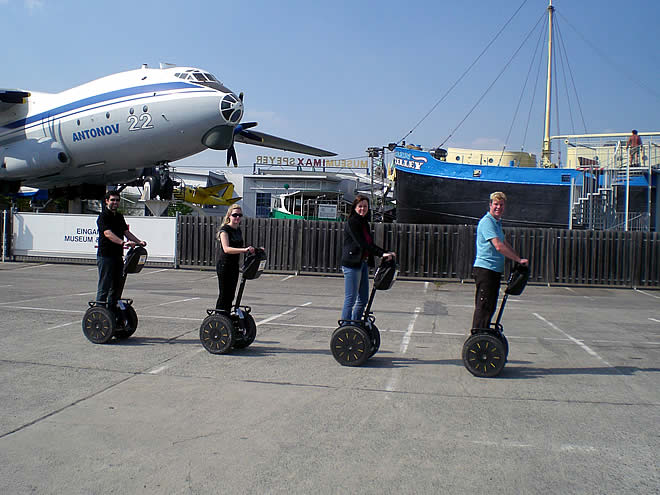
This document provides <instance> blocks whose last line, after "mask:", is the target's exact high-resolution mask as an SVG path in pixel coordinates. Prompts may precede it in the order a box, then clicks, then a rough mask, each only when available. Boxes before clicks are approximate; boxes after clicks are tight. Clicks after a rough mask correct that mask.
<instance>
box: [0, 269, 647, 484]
mask: <svg viewBox="0 0 660 495" xmlns="http://www.w3.org/2000/svg"><path fill="white" fill-rule="evenodd" d="M96 280H97V274H96V268H95V267H93V266H89V265H57V264H30V263H4V264H0V315H1V316H0V322H1V323H0V328H1V330H0V400H1V402H2V407H1V408H0V492H1V493H7V494H22V493H58V494H59V493H67V494H78V493H80V494H95V493H99V494H101V493H103V494H108V493H122V494H123V493H167V494H179V493H181V494H183V493H250V494H254V493H305V494H307V493H333V494H334V493H470V494H482V493H483V494H485V493H525V494H531V493H562V494H567V493H580V494H591V493H593V494H603V493H636V494H640V493H659V492H660V474H659V473H660V469H659V465H658V464H659V463H658V459H659V452H660V433H659V429H658V426H659V425H660V421H659V420H660V386H659V384H660V380H659V378H660V364H659V362H660V291H648V290H623V289H602V288H567V287H547V286H528V287H527V289H526V290H525V292H524V293H523V294H522V295H521V296H517V297H511V298H509V301H508V303H507V306H506V309H505V311H504V317H503V325H504V329H505V333H506V334H507V336H508V338H509V344H510V354H509V361H508V363H507V366H506V367H505V369H504V370H503V372H502V374H501V375H500V376H499V377H497V378H491V379H488V378H476V377H474V376H472V375H471V374H470V373H468V371H467V370H466V369H465V368H464V367H463V364H462V361H461V349H462V346H463V342H464V341H465V338H466V336H467V329H468V328H469V326H470V322H471V316H472V309H473V301H474V285H472V284H459V283H445V284H434V283H427V282H419V281H404V280H398V281H397V282H396V283H395V285H394V287H393V288H392V289H390V290H389V291H387V292H385V291H382V292H378V293H377V295H376V300H375V303H374V312H375V315H376V323H377V325H378V326H379V328H380V329H381V336H382V343H381V348H380V351H379V352H378V353H377V354H376V355H375V356H374V357H373V358H372V359H370V360H369V361H368V362H367V363H366V364H365V365H364V366H362V367H359V368H350V367H343V366H340V365H339V364H338V363H337V362H336V361H335V360H334V359H333V357H332V355H331V353H330V351H329V340H330V336H331V333H332V331H333V329H334V328H335V327H336V322H337V319H338V316H339V313H340V307H341V304H342V300H343V280H342V279H341V278H340V277H320V276H290V275H282V274H264V275H263V276H262V277H261V278H259V279H257V280H254V281H249V282H248V283H247V286H246V290H245V295H244V298H243V302H244V303H245V304H248V305H250V306H252V314H253V315H254V317H255V319H256V321H257V324H258V335H257V339H256V341H255V342H254V343H253V344H252V346H250V347H248V348H247V349H244V350H241V351H235V352H233V353H231V354H228V355H212V354H210V353H208V352H206V351H205V350H204V349H203V347H202V346H201V344H200V342H199V326H200V323H201V321H202V319H203V318H204V316H205V315H206V313H205V310H206V308H209V307H212V306H213V305H214V304H215V298H216V296H217V282H216V278H215V273H214V272H212V271H195V270H171V269H160V268H156V269H154V268H145V269H144V270H143V271H142V272H141V273H139V274H135V275H129V279H128V281H127V284H126V289H125V291H124V296H125V297H130V298H133V299H134V300H135V303H134V306H135V308H136V310H137V313H138V315H139V327H138V329H137V332H136V333H135V335H134V336H133V337H132V338H130V339H128V340H126V341H123V342H120V343H112V344H108V345H95V344H92V343H91V342H89V341H88V340H86V339H85V337H84V336H83V333H82V330H81V320H82V316H83V313H84V311H85V310H86V308H87V301H88V300H90V299H94V295H95V289H96Z"/></svg>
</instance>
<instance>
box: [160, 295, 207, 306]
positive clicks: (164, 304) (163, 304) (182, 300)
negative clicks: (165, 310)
mask: <svg viewBox="0 0 660 495" xmlns="http://www.w3.org/2000/svg"><path fill="white" fill-rule="evenodd" d="M197 299H200V298H199V297H189V298H188V299H177V300H176V301H168V302H164V303H160V304H159V305H158V306H166V305H168V304H176V303H182V302H188V301H196V300H197Z"/></svg>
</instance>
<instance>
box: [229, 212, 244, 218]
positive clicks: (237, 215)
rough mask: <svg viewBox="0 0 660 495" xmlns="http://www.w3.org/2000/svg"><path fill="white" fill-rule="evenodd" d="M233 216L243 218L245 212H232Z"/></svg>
mask: <svg viewBox="0 0 660 495" xmlns="http://www.w3.org/2000/svg"><path fill="white" fill-rule="evenodd" d="M231 216H232V217H234V218H241V217H242V216H243V214H242V213H232V214H231Z"/></svg>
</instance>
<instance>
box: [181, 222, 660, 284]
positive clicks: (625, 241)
mask: <svg viewBox="0 0 660 495" xmlns="http://www.w3.org/2000/svg"><path fill="white" fill-rule="evenodd" d="M220 221H221V220H219V219H215V218H205V217H193V216H182V217H180V219H179V240H178V253H179V264H180V265H182V266H214V265H215V259H216V241H215V232H216V230H217V229H218V227H219V226H220ZM373 229H374V241H375V243H376V244H378V245H379V246H381V247H383V248H384V249H386V250H391V251H395V252H396V253H397V258H398V260H399V267H400V268H399V274H400V276H404V277H410V278H420V279H427V280H433V279H454V280H456V279H458V280H464V279H470V278H471V274H470V272H471V270H472V261H473V260H474V255H475V244H474V241H475V234H476V227H475V226H469V225H415V224H374V225H373ZM242 230H243V236H244V239H245V241H246V242H247V243H248V244H251V245H254V246H263V247H265V248H266V250H267V252H268V265H267V269H269V270H275V271H285V272H310V273H340V272H341V269H340V265H341V248H342V243H343V224H342V223H339V222H324V221H307V220H278V219H252V218H245V220H244V223H243V226H242ZM506 235H507V239H508V240H509V242H510V243H511V244H512V245H513V247H514V248H515V249H516V251H518V252H519V253H521V254H522V255H523V256H525V257H527V258H529V259H530V265H531V275H530V280H531V281H532V282H538V283H548V284H559V285H563V284H585V285H607V286H622V287H660V234H657V233H648V232H620V231H591V230H584V231H580V230H558V229H521V228H509V229H506Z"/></svg>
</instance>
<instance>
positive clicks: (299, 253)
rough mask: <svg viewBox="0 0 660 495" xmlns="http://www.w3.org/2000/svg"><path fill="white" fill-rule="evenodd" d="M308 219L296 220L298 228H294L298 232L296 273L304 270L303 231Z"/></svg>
mask: <svg viewBox="0 0 660 495" xmlns="http://www.w3.org/2000/svg"><path fill="white" fill-rule="evenodd" d="M306 223H307V220H295V224H297V226H298V228H296V229H294V232H295V233H296V236H297V238H296V259H295V261H294V263H295V266H294V270H295V274H296V275H298V274H299V273H300V272H301V271H302V259H303V233H304V232H305V227H306V225H305V224H306Z"/></svg>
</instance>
